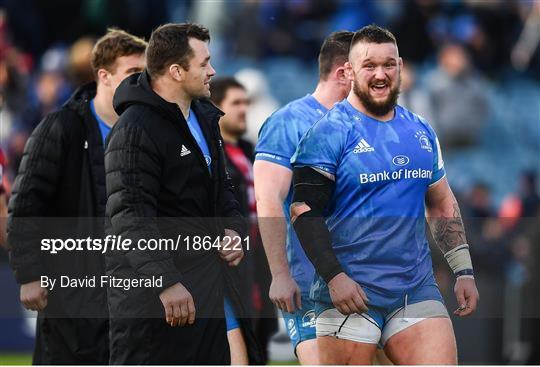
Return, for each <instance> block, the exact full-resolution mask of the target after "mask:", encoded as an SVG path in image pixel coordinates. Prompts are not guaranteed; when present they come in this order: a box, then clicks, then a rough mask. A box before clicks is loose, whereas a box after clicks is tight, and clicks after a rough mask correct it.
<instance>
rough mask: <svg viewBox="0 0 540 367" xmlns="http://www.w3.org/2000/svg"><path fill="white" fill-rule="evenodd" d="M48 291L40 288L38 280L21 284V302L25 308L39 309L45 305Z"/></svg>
mask: <svg viewBox="0 0 540 367" xmlns="http://www.w3.org/2000/svg"><path fill="white" fill-rule="evenodd" d="M48 295H49V291H47V288H42V287H41V284H40V281H39V280H36V281H34V282H30V283H26V284H23V285H21V302H22V304H23V305H24V308H26V309H27V310H33V311H41V310H43V309H44V308H45V307H47V297H48Z"/></svg>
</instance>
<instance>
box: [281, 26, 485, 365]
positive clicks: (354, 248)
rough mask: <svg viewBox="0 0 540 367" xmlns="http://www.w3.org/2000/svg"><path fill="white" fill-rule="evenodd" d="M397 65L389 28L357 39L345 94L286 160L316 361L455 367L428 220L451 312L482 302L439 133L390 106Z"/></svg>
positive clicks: (471, 308) (458, 312) (366, 32)
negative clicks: (308, 281)
mask: <svg viewBox="0 0 540 367" xmlns="http://www.w3.org/2000/svg"><path fill="white" fill-rule="evenodd" d="M402 65H403V61H402V59H401V58H400V57H399V53H398V48H397V44H396V39H395V37H394V36H393V35H392V34H391V33H390V32H389V31H388V30H386V29H383V28H380V27H378V26H374V25H371V26H367V27H364V28H362V29H361V30H359V31H358V32H356V33H355V35H354V37H353V40H352V43H351V48H350V53H349V62H348V63H347V64H346V75H347V76H348V78H349V79H350V80H351V81H352V82H353V88H352V91H351V92H350V93H349V95H348V97H347V99H346V100H344V101H342V102H340V103H338V104H337V105H336V106H335V107H334V108H333V109H332V110H331V111H329V112H328V114H326V115H325V116H324V117H323V118H322V119H321V120H320V121H319V122H317V123H316V124H315V125H314V126H313V127H312V128H311V129H310V130H309V131H308V132H307V134H306V135H305V136H304V137H303V139H302V140H301V142H300V143H299V146H298V149H297V151H296V153H295V155H294V156H293V158H292V159H291V162H292V166H293V184H294V195H293V204H292V205H291V221H292V222H293V225H294V228H295V231H296V233H297V235H298V238H299V240H300V242H301V244H302V247H303V248H304V250H305V252H306V254H307V256H308V257H309V259H310V260H311V262H312V263H313V264H314V266H315V269H316V271H317V274H318V277H317V279H316V280H315V282H314V284H313V287H312V296H313V297H312V298H313V299H314V300H315V308H316V314H317V321H316V329H317V341H318V347H319V358H320V362H321V363H323V364H368V363H370V362H371V360H372V358H373V355H374V353H375V351H376V348H377V345H378V344H380V345H382V346H384V351H385V353H386V355H387V356H388V357H389V358H390V360H391V361H392V362H393V363H395V364H455V363H457V351H456V342H455V337H454V333H453V328H452V323H451V321H450V319H449V317H448V312H447V310H446V307H445V305H444V303H443V299H442V297H441V294H440V292H439V289H438V286H437V284H436V282H435V279H434V277H433V270H432V262H431V257H430V252H429V247H428V243H427V240H426V235H425V225H424V223H425V219H426V218H427V221H428V223H429V225H430V228H431V232H432V235H433V237H434V239H435V241H436V242H437V244H438V246H439V247H440V248H441V250H442V251H443V253H444V256H445V258H446V259H447V261H448V264H449V265H450V267H451V268H452V270H453V272H454V274H455V276H456V284H455V295H456V298H457V302H458V306H459V308H458V309H457V310H456V311H455V312H454V314H455V315H458V316H467V315H470V314H471V313H473V312H474V311H475V309H476V306H477V302H478V299H479V295H478V291H477V289H476V285H475V281H474V277H473V267H472V261H471V257H470V254H469V250H468V245H467V240H466V238H465V231H464V227H463V222H462V220H461V215H460V211H459V207H458V204H457V201H456V199H455V197H454V195H453V193H452V190H451V189H450V187H449V185H448V182H447V180H446V177H445V169H444V163H443V160H442V156H441V150H440V147H439V142H438V140H437V136H436V135H435V132H434V131H433V129H432V128H431V127H430V125H429V124H428V123H427V122H426V121H425V120H424V119H423V118H421V117H420V116H418V115H415V114H414V113H411V112H409V111H407V110H406V109H405V108H403V107H401V106H399V105H397V103H396V101H397V97H398V94H399V87H400V71H401V68H402ZM456 108H459V106H456Z"/></svg>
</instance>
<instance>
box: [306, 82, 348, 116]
mask: <svg viewBox="0 0 540 367" xmlns="http://www.w3.org/2000/svg"><path fill="white" fill-rule="evenodd" d="M311 95H312V96H313V97H314V98H315V99H316V100H317V101H318V102H319V103H320V104H322V105H323V106H324V107H326V109H328V110H329V109H331V108H332V107H334V105H335V104H336V103H338V102H339V101H341V100H342V99H343V98H345V97H346V96H347V94H345V93H344V92H343V88H340V86H339V85H338V83H337V82H335V81H332V80H319V83H318V84H317V87H316V88H315V91H314V92H313V93H312V94H311Z"/></svg>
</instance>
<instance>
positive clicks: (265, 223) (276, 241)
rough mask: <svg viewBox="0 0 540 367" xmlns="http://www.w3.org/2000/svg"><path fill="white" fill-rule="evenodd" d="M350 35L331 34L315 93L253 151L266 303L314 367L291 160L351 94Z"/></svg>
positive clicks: (276, 119) (277, 121)
mask: <svg viewBox="0 0 540 367" xmlns="http://www.w3.org/2000/svg"><path fill="white" fill-rule="evenodd" d="M352 35H353V33H352V32H346V31H341V32H335V33H332V34H331V35H329V36H328V37H327V38H326V40H325V41H324V43H323V45H322V47H321V50H320V53H319V82H318V84H317V87H316V89H315V91H314V92H313V93H312V94H308V95H306V96H305V97H302V98H300V99H298V100H295V101H292V102H291V103H289V104H287V105H286V106H285V107H283V108H282V109H280V110H278V111H277V112H275V113H274V114H272V116H270V117H269V118H268V119H267V121H266V122H265V123H264V125H263V127H262V128H261V131H260V132H259V142H258V144H257V147H256V149H255V152H256V156H255V164H254V174H255V196H256V200H257V213H258V217H259V227H260V232H261V236H262V240H263V245H264V248H265V251H266V255H267V258H268V263H269V265H270V270H271V273H272V284H271V286H270V292H269V293H270V298H271V300H272V301H273V302H274V303H275V304H276V306H277V307H278V308H279V309H281V311H282V313H283V317H284V321H285V325H286V328H287V332H288V333H289V337H290V339H291V342H292V344H293V347H294V350H295V353H296V355H297V357H298V359H299V360H300V362H301V363H302V364H317V363H318V358H317V348H316V344H317V343H316V340H315V337H316V336H315V312H314V308H313V305H312V303H311V301H310V300H309V287H310V285H311V282H312V280H313V276H314V269H313V266H312V265H311V264H310V263H309V261H308V259H307V258H306V255H305V254H304V251H303V250H302V248H301V246H300V244H299V243H298V239H297V238H296V235H295V234H294V231H293V229H292V227H291V226H290V223H289V214H288V208H289V205H290V204H291V198H292V190H291V187H292V186H291V182H292V167H291V165H290V159H291V157H292V155H293V153H294V151H295V150H296V147H297V144H298V142H299V141H300V138H301V137H302V136H303V135H304V133H305V132H306V131H307V130H308V129H309V128H310V127H311V125H313V124H314V123H315V122H316V121H317V120H319V119H320V118H321V117H322V116H323V115H324V114H325V113H326V112H327V111H328V109H330V108H332V107H333V106H334V104H335V103H337V102H339V101H341V100H342V99H344V98H345V97H346V96H347V94H348V93H349V91H350V89H351V82H350V80H349V79H348V78H347V76H346V74H345V62H346V61H347V57H348V54H349V45H350V43H351V40H352Z"/></svg>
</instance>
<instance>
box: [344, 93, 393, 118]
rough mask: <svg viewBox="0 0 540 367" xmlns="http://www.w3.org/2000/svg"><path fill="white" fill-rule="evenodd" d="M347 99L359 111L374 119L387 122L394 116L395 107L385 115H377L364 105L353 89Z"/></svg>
mask: <svg viewBox="0 0 540 367" xmlns="http://www.w3.org/2000/svg"><path fill="white" fill-rule="evenodd" d="M347 101H349V103H350V104H351V105H352V106H353V107H354V108H356V109H357V110H358V111H360V112H362V113H363V114H364V115H367V116H369V117H371V118H372V119H375V120H379V121H382V122H387V121H390V120H392V119H393V118H394V110H395V109H394V108H392V109H391V110H390V111H389V112H388V113H387V114H385V115H383V116H376V115H374V114H372V113H371V112H370V111H368V110H367V109H366V107H365V106H364V104H363V103H362V101H361V100H360V98H358V96H357V95H356V93H354V91H353V90H352V89H351V91H350V93H349V95H348V96H347Z"/></svg>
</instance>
